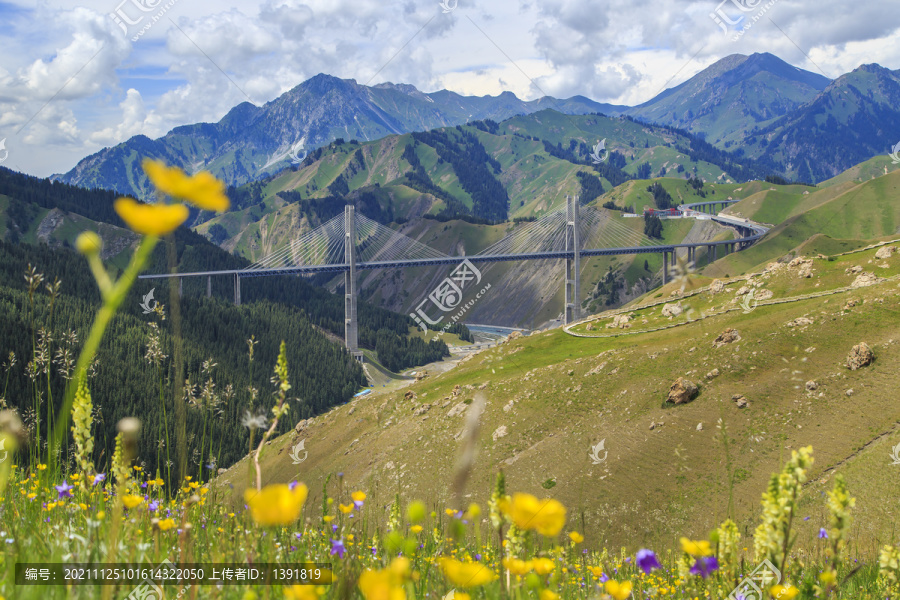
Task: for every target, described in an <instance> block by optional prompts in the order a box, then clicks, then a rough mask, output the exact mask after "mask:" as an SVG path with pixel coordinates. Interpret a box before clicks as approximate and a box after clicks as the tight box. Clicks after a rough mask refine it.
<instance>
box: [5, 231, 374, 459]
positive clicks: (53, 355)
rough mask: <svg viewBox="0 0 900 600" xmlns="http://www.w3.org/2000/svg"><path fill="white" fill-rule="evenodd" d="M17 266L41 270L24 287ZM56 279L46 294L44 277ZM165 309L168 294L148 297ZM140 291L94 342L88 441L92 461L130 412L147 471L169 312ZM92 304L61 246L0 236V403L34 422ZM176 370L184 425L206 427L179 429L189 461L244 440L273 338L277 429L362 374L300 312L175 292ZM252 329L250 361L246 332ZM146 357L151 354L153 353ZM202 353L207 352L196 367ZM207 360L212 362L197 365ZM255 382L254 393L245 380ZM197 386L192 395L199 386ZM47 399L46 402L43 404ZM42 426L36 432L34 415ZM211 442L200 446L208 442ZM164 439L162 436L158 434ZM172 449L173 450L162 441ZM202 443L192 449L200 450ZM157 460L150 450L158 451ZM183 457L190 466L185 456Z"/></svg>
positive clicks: (171, 415)
mask: <svg viewBox="0 0 900 600" xmlns="http://www.w3.org/2000/svg"><path fill="white" fill-rule="evenodd" d="M29 264H31V265H32V266H34V268H35V270H36V271H37V272H39V273H40V274H41V275H43V284H41V285H38V286H37V289H36V290H35V291H34V293H29V289H28V285H27V283H26V281H25V279H24V278H23V275H24V274H25V273H26V271H27V270H28V268H29ZM56 280H59V281H60V285H59V294H58V296H57V297H56V298H53V297H52V296H51V294H50V293H49V292H48V290H47V289H46V287H45V285H44V284H46V283H51V284H52V283H53V282H55V281H56ZM157 299H159V300H160V301H162V302H163V305H164V312H166V313H168V312H169V311H168V306H167V304H168V303H167V302H165V301H166V300H167V299H168V296H167V295H166V294H163V293H159V294H158V295H157ZM140 301H141V298H140V294H139V293H138V292H137V291H132V293H131V296H130V297H129V299H128V300H126V302H125V304H124V306H123V310H122V311H121V312H120V313H119V314H118V315H117V316H116V317H115V319H114V320H113V322H112V325H111V327H110V335H107V336H106V338H104V342H103V346H102V347H101V350H100V353H99V355H98V361H97V365H96V367H95V369H93V371H92V373H93V376H92V378H91V380H90V388H91V392H92V395H93V400H94V406H95V409H96V410H97V411H98V415H99V419H98V420H97V425H96V427H97V428H98V431H97V437H98V439H99V440H102V441H101V442H100V443H99V444H98V446H97V447H96V448H95V460H96V461H97V464H98V465H102V464H103V463H104V462H105V461H108V459H109V456H110V454H111V452H112V448H111V446H110V443H111V441H112V440H113V438H114V436H115V429H114V428H115V423H116V422H117V421H118V420H119V419H121V418H123V417H125V416H130V415H141V416H142V417H141V418H142V421H143V422H144V426H145V427H148V428H149V430H148V432H147V433H148V435H145V436H142V437H141V444H142V445H143V447H142V448H141V455H142V456H144V457H147V458H146V459H145V460H146V461H147V463H148V467H149V468H150V469H151V472H152V471H153V470H155V469H156V467H157V463H156V460H157V458H156V457H160V456H165V452H164V451H163V452H162V453H157V446H158V445H159V444H163V448H164V447H165V440H164V437H165V436H164V435H163V434H162V433H161V432H162V431H164V429H163V428H160V427H159V424H160V423H161V411H162V405H161V404H160V396H162V397H163V398H165V399H166V400H165V403H166V413H167V419H168V421H169V428H168V430H169V432H170V435H171V432H173V431H174V423H175V407H174V401H173V395H172V392H173V387H174V383H175V382H174V376H175V365H174V364H173V361H172V355H173V346H172V341H173V335H174V331H173V328H174V327H176V323H175V322H174V321H173V320H172V319H171V318H166V319H162V318H161V315H160V314H158V313H151V314H149V315H144V314H143V311H142V310H141V309H140V308H139V303H140ZM98 303H99V294H98V292H97V288H96V284H95V283H94V279H93V277H92V276H91V274H90V273H89V271H88V268H87V265H86V262H85V261H84V259H83V258H82V257H81V256H79V255H78V254H75V253H73V252H68V251H63V250H53V249H49V248H47V247H40V246H28V245H13V244H8V243H4V242H0V340H2V348H0V353H2V356H3V357H4V366H3V369H4V372H3V373H2V375H3V377H4V387H3V390H4V393H3V397H4V398H5V402H6V404H7V405H8V406H12V407H16V408H18V409H19V412H20V414H22V415H23V417H24V420H25V421H26V424H28V425H29V426H34V423H35V411H36V410H40V414H41V415H42V417H46V415H47V414H48V410H49V411H50V414H54V413H55V411H57V410H58V409H59V406H60V402H61V400H62V396H63V392H64V388H65V385H66V381H67V377H69V376H70V375H71V368H72V364H71V363H72V361H74V359H75V357H76V356H77V353H78V351H79V349H80V347H81V344H82V342H83V340H84V339H85V335H86V333H87V328H88V326H89V324H90V322H91V321H92V320H93V318H94V313H95V312H96V307H97V305H98ZM181 312H182V320H181V324H180V325H181V330H182V331H181V333H182V338H183V340H184V358H185V374H186V377H187V379H188V381H189V388H188V389H189V390H191V391H193V392H194V393H193V394H191V395H189V396H186V401H187V404H188V407H189V409H188V412H187V424H188V427H187V430H188V431H201V430H202V426H203V424H204V422H205V423H206V429H207V445H206V446H205V447H204V448H203V449H202V450H201V448H200V445H201V440H200V439H196V438H189V439H188V440H187V447H188V452H189V453H190V454H189V455H190V456H193V457H194V459H195V460H196V462H197V465H199V461H200V459H201V456H202V459H203V461H204V464H211V462H210V454H212V456H214V457H215V460H216V463H217V464H220V465H222V464H224V465H227V464H231V463H232V462H233V461H234V460H237V459H238V458H240V456H242V455H243V453H244V452H245V451H246V449H247V441H248V433H249V432H248V430H247V429H246V428H244V427H242V425H241V418H242V416H243V415H244V412H245V411H251V412H254V413H255V412H268V410H269V408H270V407H271V405H272V394H271V388H272V386H271V384H270V383H269V378H270V375H271V370H272V365H273V364H274V362H275V359H276V357H277V354H278V346H279V344H280V342H281V340H282V339H283V340H285V341H286V342H287V350H288V357H289V361H290V364H291V365H292V380H291V383H292V385H293V389H292V393H293V395H294V396H295V399H294V400H293V401H292V402H291V404H290V413H289V414H290V418H288V419H287V420H286V421H285V423H286V427H289V426H290V424H292V423H295V422H296V421H297V420H299V419H302V418H306V417H310V416H312V415H315V414H318V413H321V412H322V411H324V410H326V409H328V408H330V407H332V406H334V405H336V404H340V403H342V402H344V401H346V400H347V399H349V398H350V397H351V396H352V395H353V394H354V393H355V392H356V391H357V390H358V389H359V388H360V387H361V386H363V385H365V383H366V379H365V376H364V374H363V372H362V369H361V367H360V365H359V364H358V363H357V362H356V361H354V360H353V359H352V357H350V356H349V354H347V353H346V352H345V351H344V350H343V349H342V348H341V347H340V346H337V345H335V344H332V343H330V342H329V341H328V340H327V339H326V338H325V336H324V335H322V334H321V333H319V332H318V331H316V330H315V328H314V327H313V324H312V322H311V321H310V319H309V317H308V316H307V315H306V314H305V312H304V311H302V310H300V309H298V308H295V307H289V306H284V305H280V304H277V303H273V302H270V301H265V300H263V301H259V302H251V303H248V304H245V305H243V306H240V307H236V306H234V305H232V304H229V303H227V302H224V301H222V300H220V299H216V298H213V299H207V298H205V297H192V296H189V295H186V296H185V297H184V298H183V299H182V302H181ZM251 336H254V337H255V340H256V343H255V344H254V356H253V362H252V364H251V363H250V360H249V353H248V344H247V340H249V339H250V338H251ZM154 357H155V358H154ZM205 361H209V363H208V368H207V369H204V368H203V365H204V362H205ZM209 365H214V366H209ZM251 386H252V387H253V388H255V390H256V392H255V395H257V397H256V399H255V401H254V400H253V399H252V397H251V392H250V387H251ZM201 388H202V390H203V391H202V393H201ZM48 404H49V406H48ZM41 421H42V423H43V428H42V429H43V431H42V435H43V434H45V433H46V431H45V429H46V418H42V419H41ZM210 439H212V440H215V445H214V446H212V447H211V446H209V440H210ZM168 443H169V448H170V449H173V448H174V446H173V444H174V443H175V440H174V439H171V438H170V440H169V442H168ZM173 452H174V450H173ZM201 453H202V454H201ZM160 461H162V459H161V458H160ZM197 465H195V466H197Z"/></svg>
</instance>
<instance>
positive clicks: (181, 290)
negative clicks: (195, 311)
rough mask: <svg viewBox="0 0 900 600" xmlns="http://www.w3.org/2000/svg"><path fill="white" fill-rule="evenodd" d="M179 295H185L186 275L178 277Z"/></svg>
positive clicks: (180, 296) (181, 296)
mask: <svg viewBox="0 0 900 600" xmlns="http://www.w3.org/2000/svg"><path fill="white" fill-rule="evenodd" d="M178 297H179V298H183V297H184V277H179V278H178Z"/></svg>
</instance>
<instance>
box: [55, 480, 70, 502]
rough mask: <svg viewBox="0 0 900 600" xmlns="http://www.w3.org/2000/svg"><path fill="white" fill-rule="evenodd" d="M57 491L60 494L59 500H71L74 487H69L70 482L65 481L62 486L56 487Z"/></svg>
mask: <svg viewBox="0 0 900 600" xmlns="http://www.w3.org/2000/svg"><path fill="white" fill-rule="evenodd" d="M53 487H55V488H56V491H57V492H59V499H60V500H62V499H63V498H71V497H72V488H73V486H71V485H69V483H68V482H66V481H63V482H62V485H54V486H53Z"/></svg>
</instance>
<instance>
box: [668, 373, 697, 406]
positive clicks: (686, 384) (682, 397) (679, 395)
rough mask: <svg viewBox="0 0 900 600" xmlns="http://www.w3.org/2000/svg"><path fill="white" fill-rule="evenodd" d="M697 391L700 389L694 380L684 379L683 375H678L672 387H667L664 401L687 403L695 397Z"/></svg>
mask: <svg viewBox="0 0 900 600" xmlns="http://www.w3.org/2000/svg"><path fill="white" fill-rule="evenodd" d="M699 393H700V389H699V388H698V387H697V386H696V384H694V382H692V381H690V380H689V379H685V378H684V377H679V378H678V379H676V380H675V383H673V384H672V387H670V388H669V395H668V397H667V398H666V402H671V403H672V404H687V403H688V402H690V401H691V400H693V399H694V398H696V397H697V395H698V394H699Z"/></svg>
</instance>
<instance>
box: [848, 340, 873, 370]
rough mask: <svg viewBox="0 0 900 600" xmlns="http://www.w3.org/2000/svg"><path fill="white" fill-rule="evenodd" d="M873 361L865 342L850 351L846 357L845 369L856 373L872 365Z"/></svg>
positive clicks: (870, 351)
mask: <svg viewBox="0 0 900 600" xmlns="http://www.w3.org/2000/svg"><path fill="white" fill-rule="evenodd" d="M874 360H875V354H874V353H873V352H872V349H871V348H869V345H868V344H867V343H865V342H860V343H858V344H857V345H855V346H853V349H852V350H850V354H849V355H848V356H847V368H848V369H850V370H851V371H856V370H857V369H861V368H863V367H865V366H867V365H870V364H872V361H874Z"/></svg>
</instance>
